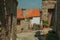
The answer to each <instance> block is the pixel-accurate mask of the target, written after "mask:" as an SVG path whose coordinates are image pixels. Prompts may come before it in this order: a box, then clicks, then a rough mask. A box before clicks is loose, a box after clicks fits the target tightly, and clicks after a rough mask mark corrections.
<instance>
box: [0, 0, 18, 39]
mask: <svg viewBox="0 0 60 40" xmlns="http://www.w3.org/2000/svg"><path fill="white" fill-rule="evenodd" d="M17 4H18V2H17V0H10V1H9V0H0V10H1V11H0V19H1V20H0V23H1V26H2V30H3V31H2V32H1V33H2V34H4V35H1V36H3V37H2V38H1V37H0V38H1V39H2V40H16V39H15V38H16V33H15V31H16V30H15V29H16V28H15V25H16V24H14V23H16V21H13V20H15V19H16V8H17ZM12 14H13V15H12ZM12 19H13V20H12ZM12 28H13V29H12ZM12 30H13V31H12ZM6 34H7V35H6Z"/></svg>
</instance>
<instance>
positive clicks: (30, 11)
mask: <svg viewBox="0 0 60 40" xmlns="http://www.w3.org/2000/svg"><path fill="white" fill-rule="evenodd" d="M35 16H36V17H37V16H40V10H39V9H28V10H26V16H25V18H29V17H35ZM17 18H24V17H23V16H22V9H17Z"/></svg>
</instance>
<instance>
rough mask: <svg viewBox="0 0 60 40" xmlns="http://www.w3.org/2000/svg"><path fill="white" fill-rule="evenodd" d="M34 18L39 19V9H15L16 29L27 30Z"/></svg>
mask: <svg viewBox="0 0 60 40" xmlns="http://www.w3.org/2000/svg"><path fill="white" fill-rule="evenodd" d="M34 17H35V18H36V17H39V18H40V9H17V26H18V27H17V29H18V30H19V31H20V28H24V29H25V30H28V29H29V28H30V27H32V20H33V18H34ZM39 21H40V20H39Z"/></svg>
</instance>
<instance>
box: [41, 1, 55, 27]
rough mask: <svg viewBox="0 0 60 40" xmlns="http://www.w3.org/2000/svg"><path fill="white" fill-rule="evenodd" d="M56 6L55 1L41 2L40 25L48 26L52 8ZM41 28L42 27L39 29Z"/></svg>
mask: <svg viewBox="0 0 60 40" xmlns="http://www.w3.org/2000/svg"><path fill="white" fill-rule="evenodd" d="M55 4H56V0H43V1H42V20H43V21H45V22H43V21H42V24H43V25H47V26H48V27H49V26H50V23H51V18H52V14H53V12H54V6H55ZM41 28H43V27H41Z"/></svg>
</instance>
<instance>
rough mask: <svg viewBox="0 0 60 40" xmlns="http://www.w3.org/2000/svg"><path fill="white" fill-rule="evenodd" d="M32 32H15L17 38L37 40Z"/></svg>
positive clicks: (20, 39)
mask: <svg viewBox="0 0 60 40" xmlns="http://www.w3.org/2000/svg"><path fill="white" fill-rule="evenodd" d="M34 35H35V33H34V32H26V33H19V34H17V40H38V39H37V38H36V37H35V36H34Z"/></svg>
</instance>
